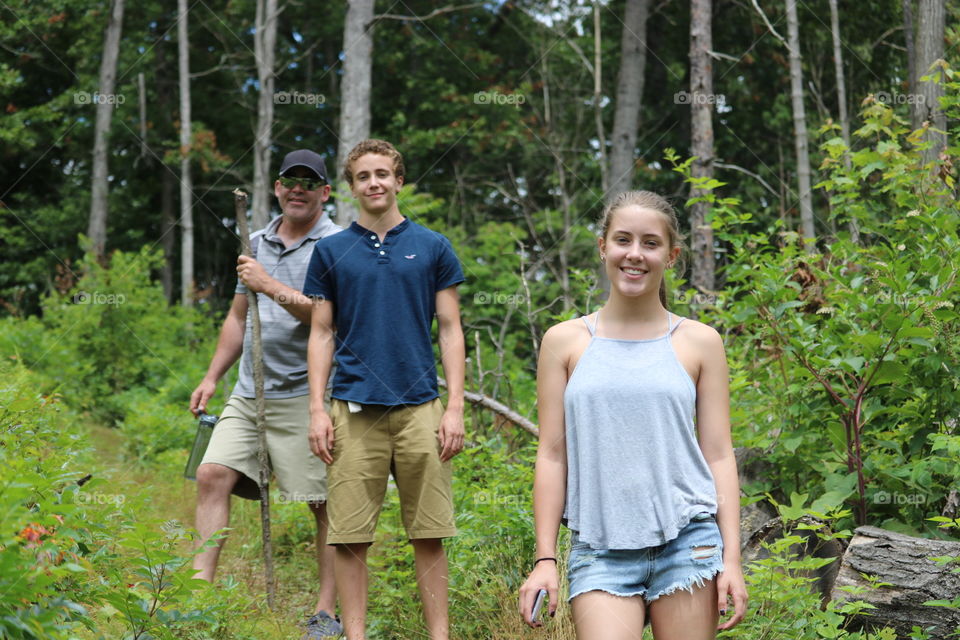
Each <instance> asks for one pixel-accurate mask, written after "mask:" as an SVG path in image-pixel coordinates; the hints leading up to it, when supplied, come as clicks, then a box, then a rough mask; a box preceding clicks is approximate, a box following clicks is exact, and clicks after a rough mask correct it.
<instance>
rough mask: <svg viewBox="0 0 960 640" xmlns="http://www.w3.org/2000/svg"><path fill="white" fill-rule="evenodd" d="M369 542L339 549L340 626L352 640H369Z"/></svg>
mask: <svg viewBox="0 0 960 640" xmlns="http://www.w3.org/2000/svg"><path fill="white" fill-rule="evenodd" d="M369 547H370V543H369V542H357V543H352V544H338V545H336V562H335V567H336V576H337V592H338V594H339V596H340V613H341V615H340V622H341V623H342V624H343V631H344V634H345V635H346V636H347V637H348V638H349V639H350V640H364V639H365V638H366V622H367V549H368V548H369Z"/></svg>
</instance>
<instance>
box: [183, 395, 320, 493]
mask: <svg viewBox="0 0 960 640" xmlns="http://www.w3.org/2000/svg"><path fill="white" fill-rule="evenodd" d="M266 404H267V454H268V457H269V464H270V467H271V471H272V472H273V475H274V476H275V477H276V480H277V485H278V487H279V489H280V500H281V501H283V502H326V500H327V468H326V465H325V464H323V461H322V460H321V459H320V458H318V457H317V456H315V455H313V452H312V451H310V443H309V441H308V440H307V431H308V430H309V428H310V396H308V395H307V396H298V397H296V398H276V399H273V398H268V399H267V402H266ZM211 462H212V463H216V464H222V465H223V466H225V467H229V468H231V469H233V470H234V471H239V472H240V474H241V476H240V479H239V480H238V481H237V484H235V485H234V487H233V493H234V495H237V496H240V497H241V498H249V499H250V500H258V499H259V498H260V490H259V488H258V484H257V483H258V481H259V478H260V463H259V461H258V459H257V403H256V401H255V400H254V399H253V398H241V397H240V396H231V397H230V400H228V401H227V406H225V407H224V408H223V413H222V414H221V415H220V419H219V420H218V421H217V426H216V427H215V428H214V429H213V435H212V436H211V437H210V444H209V445H207V452H206V454H205V455H204V456H203V461H202V462H201V464H207V463H211Z"/></svg>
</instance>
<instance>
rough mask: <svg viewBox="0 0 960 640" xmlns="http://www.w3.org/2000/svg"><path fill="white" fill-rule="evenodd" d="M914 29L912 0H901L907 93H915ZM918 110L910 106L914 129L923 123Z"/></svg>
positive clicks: (915, 57)
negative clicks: (905, 50) (919, 118)
mask: <svg viewBox="0 0 960 640" xmlns="http://www.w3.org/2000/svg"><path fill="white" fill-rule="evenodd" d="M916 33H917V32H916V31H915V30H914V28H913V0H903V40H904V45H906V48H907V94H908V95H911V96H913V95H916V94H917V49H916V47H914V45H913V42H914V40H913V39H914V36H915V35H916ZM919 116H920V111H919V110H917V109H916V108H914V106H913V105H911V106H910V124H911V126H912V127H913V129H914V130H916V129H919V128H920V126H921V125H922V124H923V121H922V120H919V121H918V120H917V118H918V117H919Z"/></svg>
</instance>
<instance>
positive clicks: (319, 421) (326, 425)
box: [307, 411, 334, 464]
mask: <svg viewBox="0 0 960 640" xmlns="http://www.w3.org/2000/svg"><path fill="white" fill-rule="evenodd" d="M307 438H308V439H309V440H310V450H311V451H313V455H315V456H317V457H318V458H320V459H321V460H323V461H324V463H326V464H333V439H334V438H333V422H332V421H331V420H330V414H329V413H327V412H326V411H318V412H316V413H313V412H311V414H310V433H309V434H308V435H307Z"/></svg>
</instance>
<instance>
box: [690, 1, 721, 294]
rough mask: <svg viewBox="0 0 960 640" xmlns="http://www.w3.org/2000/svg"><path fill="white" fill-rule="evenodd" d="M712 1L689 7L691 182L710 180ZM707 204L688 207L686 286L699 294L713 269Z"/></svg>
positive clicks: (709, 287)
mask: <svg viewBox="0 0 960 640" xmlns="http://www.w3.org/2000/svg"><path fill="white" fill-rule="evenodd" d="M712 13H713V2H712V0H692V1H691V3H690V96H691V99H690V138H691V153H692V155H694V156H696V158H695V159H694V161H693V165H692V166H691V175H692V177H694V178H712V177H713V113H712V111H713V103H714V100H713V62H712V60H711V58H710V52H711V50H712V49H713V25H712V19H713V16H712ZM707 193H708V191H706V190H704V189H700V188H697V187H696V186H694V187H693V188H691V189H690V197H691V198H697V197H702V196H705V195H706V194H707ZM709 212H710V204H709V203H707V202H697V203H695V204H693V205H692V206H691V207H690V245H691V249H692V251H693V269H692V272H691V275H690V283H691V284H692V285H693V286H694V287H695V288H697V289H699V290H701V291H713V290H714V288H715V287H714V285H715V275H714V272H715V265H714V255H713V229H712V228H711V227H710V225H709V224H708V223H707V221H706V218H707V214H708V213H709Z"/></svg>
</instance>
